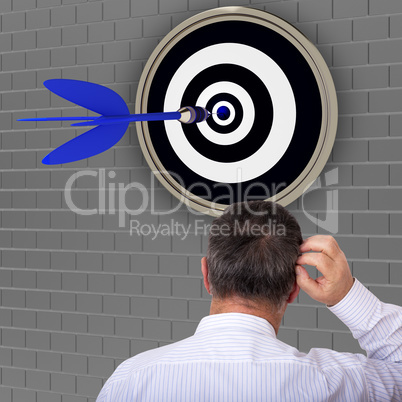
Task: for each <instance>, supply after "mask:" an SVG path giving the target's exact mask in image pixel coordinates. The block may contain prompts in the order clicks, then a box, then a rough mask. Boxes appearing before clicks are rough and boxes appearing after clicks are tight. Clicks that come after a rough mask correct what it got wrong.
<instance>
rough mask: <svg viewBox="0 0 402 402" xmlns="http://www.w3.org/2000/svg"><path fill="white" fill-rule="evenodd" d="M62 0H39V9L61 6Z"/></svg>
mask: <svg viewBox="0 0 402 402" xmlns="http://www.w3.org/2000/svg"><path fill="white" fill-rule="evenodd" d="M60 5H61V0H37V6H38V7H52V6H60Z"/></svg>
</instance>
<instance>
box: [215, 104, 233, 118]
mask: <svg viewBox="0 0 402 402" xmlns="http://www.w3.org/2000/svg"><path fill="white" fill-rule="evenodd" d="M217 115H218V118H219V119H221V120H227V119H228V118H229V117H230V110H229V108H228V107H226V106H221V107H219V108H218V110H217Z"/></svg>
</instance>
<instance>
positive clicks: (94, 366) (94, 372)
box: [88, 357, 114, 378]
mask: <svg viewBox="0 0 402 402" xmlns="http://www.w3.org/2000/svg"><path fill="white" fill-rule="evenodd" d="M113 371H114V359H108V358H105V357H89V358H88V374H89V375H91V376H95V377H102V378H109V377H110V376H111V375H112V374H113Z"/></svg>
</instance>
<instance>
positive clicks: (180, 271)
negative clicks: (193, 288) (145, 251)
mask: <svg viewBox="0 0 402 402" xmlns="http://www.w3.org/2000/svg"><path fill="white" fill-rule="evenodd" d="M159 272H160V273H161V274H165V275H187V257H185V256H176V255H163V256H160V263H159Z"/></svg>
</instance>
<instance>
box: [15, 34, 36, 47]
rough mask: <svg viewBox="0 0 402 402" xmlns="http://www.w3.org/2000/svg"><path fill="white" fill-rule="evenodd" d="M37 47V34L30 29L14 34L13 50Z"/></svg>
mask: <svg viewBox="0 0 402 402" xmlns="http://www.w3.org/2000/svg"><path fill="white" fill-rule="evenodd" d="M35 48H36V36H35V35H32V33H31V32H29V31H24V32H15V33H14V34H13V50H28V49H35Z"/></svg>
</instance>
